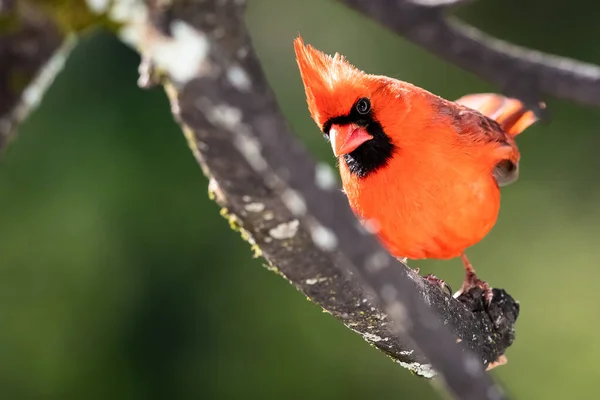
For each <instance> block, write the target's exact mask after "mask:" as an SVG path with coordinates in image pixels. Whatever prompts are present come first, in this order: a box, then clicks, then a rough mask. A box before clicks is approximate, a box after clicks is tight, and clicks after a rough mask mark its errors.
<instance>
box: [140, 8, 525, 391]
mask: <svg viewBox="0 0 600 400" xmlns="http://www.w3.org/2000/svg"><path fill="white" fill-rule="evenodd" d="M240 3H241V2H240V1H236V2H234V1H217V0H214V1H203V2H200V3H190V2H183V3H175V4H174V5H169V6H159V5H157V4H156V3H155V2H152V1H149V2H147V4H148V5H149V8H150V12H149V15H150V21H149V23H148V25H147V26H146V27H145V28H144V29H143V30H142V32H143V36H140V39H139V40H137V41H136V40H135V39H134V41H133V42H132V44H133V45H134V46H135V47H136V48H138V49H139V50H140V52H141V54H142V57H143V62H142V65H141V75H142V78H141V79H140V82H142V83H144V84H146V83H148V82H149V81H150V78H151V77H154V79H158V80H160V81H161V82H162V83H163V84H164V85H165V88H166V89H167V93H168V94H169V97H170V99H171V104H172V109H173V111H174V114H175V116H176V119H177V121H178V122H179V123H180V124H181V125H182V128H183V130H184V132H185V133H186V137H187V139H188V142H189V144H190V147H191V148H192V151H193V152H194V154H195V156H196V157H197V159H198V161H199V162H200V164H201V165H202V167H203V170H204V172H205V173H206V174H207V175H208V176H209V177H210V178H211V187H212V193H213V194H214V196H215V198H216V199H217V201H218V202H219V203H220V204H221V205H223V206H224V207H226V210H225V211H224V214H226V215H228V217H229V218H230V219H231V220H232V222H234V223H235V224H239V226H240V229H241V232H242V236H243V237H244V238H246V239H247V240H248V241H249V242H251V243H252V244H253V246H254V248H255V250H256V251H257V252H258V253H260V254H261V255H262V256H263V257H264V258H265V259H266V260H267V261H268V263H269V268H271V269H273V270H276V271H277V272H279V273H280V274H281V275H283V276H284V277H285V278H287V279H288V280H289V281H290V282H292V283H293V284H294V285H295V286H296V287H297V288H298V289H299V290H301V291H302V292H303V293H304V294H306V295H307V296H308V297H309V298H310V299H311V300H312V301H314V302H316V303H317V304H319V305H320V306H321V307H323V308H324V309H325V310H326V311H328V312H330V313H331V314H332V315H333V316H334V317H336V318H338V319H339V320H341V321H342V322H344V323H345V324H346V326H348V327H350V328H351V329H353V330H355V331H357V332H358V333H360V334H361V335H362V336H363V337H364V338H365V339H366V340H367V341H369V342H371V343H373V344H374V345H375V346H377V347H378V348H380V349H381V350H383V351H385V352H386V353H387V354H388V355H390V356H391V357H392V358H394V359H395V360H397V361H398V362H400V363H402V364H403V365H404V366H407V367H409V368H411V369H412V370H414V371H415V372H417V373H419V374H420V375H423V376H429V377H431V376H433V375H434V371H435V372H437V373H439V375H440V376H441V378H442V379H443V382H444V383H445V384H446V387H447V388H448V389H449V391H450V392H451V393H452V394H453V395H454V396H455V397H456V398H460V399H502V398H505V397H504V395H503V394H502V391H501V389H500V388H499V387H498V386H496V385H495V384H494V382H493V381H492V380H491V378H490V377H489V376H488V375H487V374H486V373H485V371H484V369H485V366H488V365H489V364H490V363H492V362H496V361H498V360H499V359H500V358H501V356H502V355H503V354H504V352H505V350H506V348H507V347H508V346H509V345H510V344H511V343H512V340H513V338H514V330H513V328H514V322H515V320H516V317H517V315H518V310H519V308H518V304H516V303H515V301H514V300H513V299H512V298H511V297H510V296H509V295H507V294H506V292H504V291H503V290H498V289H495V290H494V292H493V293H494V296H493V299H492V301H491V303H490V304H489V305H488V304H487V303H486V302H484V301H483V299H482V293H479V292H476V291H475V292H469V293H467V294H465V295H464V296H463V297H462V298H460V299H459V300H456V299H453V298H452V297H451V296H450V295H449V294H448V293H446V292H445V291H443V290H442V289H441V288H440V287H439V285H435V284H430V283H429V282H428V281H427V280H424V279H423V278H422V277H420V276H419V275H418V274H417V273H415V272H414V271H412V270H411V269H409V268H407V267H406V266H405V265H403V264H401V263H399V262H397V261H396V260H395V259H393V258H392V257H391V256H390V255H389V254H388V253H387V252H386V251H385V250H384V249H383V248H382V247H381V245H380V244H379V242H378V240H377V239H376V238H375V237H373V236H372V235H371V234H370V233H369V232H367V231H366V230H365V229H364V228H363V227H361V226H360V224H359V223H358V221H357V219H356V218H355V216H354V214H353V213H352V211H351V210H350V208H349V206H348V201H347V199H346V198H345V197H344V196H343V194H342V193H341V191H340V190H339V188H338V187H337V186H336V184H335V183H331V181H330V180H329V179H328V178H326V176H327V174H330V173H331V172H327V170H325V169H324V167H323V166H320V165H319V164H317V163H316V162H315V160H314V159H313V158H312V157H311V156H310V154H309V153H308V152H307V151H306V150H305V149H304V147H303V146H302V145H301V144H300V142H299V141H298V140H296V139H295V138H294V136H293V134H292V133H291V132H290V129H289V127H288V126H287V124H286V121H285V120H284V118H283V116H282V114H281V112H280V110H279V108H278V106H277V104H276V102H275V98H274V96H273V93H272V92H271V90H270V88H269V85H268V83H267V81H266V79H265V76H264V74H263V71H262V69H261V66H260V63H259V61H258V58H257V56H256V54H255V52H254V50H253V48H252V45H251V41H250V38H249V36H248V33H247V31H246V29H245V27H244V24H243V18H242V7H241V6H240ZM200 48H201V49H205V51H197V50H198V49H200ZM184 49H188V53H184ZM192 49H196V52H194V51H191V50H192ZM334 182H335V181H334ZM446 326H447V327H448V328H450V331H451V332H452V333H453V334H451V333H450V332H449V331H448V329H446ZM457 339H459V340H458V341H459V342H460V343H459V344H457Z"/></svg>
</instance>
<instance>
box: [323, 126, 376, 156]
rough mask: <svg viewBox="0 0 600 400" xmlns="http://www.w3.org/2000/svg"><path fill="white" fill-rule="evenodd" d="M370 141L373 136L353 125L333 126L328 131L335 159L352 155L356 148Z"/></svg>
mask: <svg viewBox="0 0 600 400" xmlns="http://www.w3.org/2000/svg"><path fill="white" fill-rule="evenodd" d="M371 139H373V136H371V135H370V134H369V133H368V132H367V130H366V129H365V128H363V127H360V126H357V125H355V124H348V125H335V124H334V125H332V126H331V129H330V130H329V140H330V141H331V148H332V149H333V154H334V155H335V156H336V157H339V156H341V155H344V154H348V153H352V152H353V151H354V150H355V149H356V148H357V147H358V146H360V145H361V144H363V143H364V142H366V141H367V140H371Z"/></svg>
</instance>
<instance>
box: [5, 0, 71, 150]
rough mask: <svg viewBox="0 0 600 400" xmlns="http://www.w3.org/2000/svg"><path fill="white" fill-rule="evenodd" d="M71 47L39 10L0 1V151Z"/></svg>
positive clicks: (23, 3)
mask: <svg viewBox="0 0 600 400" xmlns="http://www.w3.org/2000/svg"><path fill="white" fill-rule="evenodd" d="M73 45H74V38H73V37H65V35H64V34H63V33H62V32H61V31H60V29H59V28H58V26H57V24H56V23H55V21H54V20H53V19H52V18H50V17H49V16H48V15H46V14H45V13H43V12H42V11H41V10H40V9H38V8H36V7H34V6H32V5H30V4H29V3H26V2H22V1H21V2H17V1H15V0H4V1H0V60H1V62H0V151H2V150H3V149H4V147H5V146H6V144H7V143H8V142H9V141H10V140H11V139H12V138H13V136H14V135H15V134H16V129H17V126H18V125H19V123H20V122H21V121H23V120H24V119H25V118H26V117H27V115H28V114H29V113H30V112H31V111H32V110H33V109H35V107H37V105H38V104H39V103H40V101H41V99H42V97H43V95H44V93H45V91H46V89H47V88H48V87H49V86H50V84H51V83H52V81H53V79H54V77H55V76H56V75H57V74H58V72H59V71H60V70H61V69H62V66H63V64H64V62H65V60H66V58H67V55H68V53H69V51H70V50H71V48H72V47H73Z"/></svg>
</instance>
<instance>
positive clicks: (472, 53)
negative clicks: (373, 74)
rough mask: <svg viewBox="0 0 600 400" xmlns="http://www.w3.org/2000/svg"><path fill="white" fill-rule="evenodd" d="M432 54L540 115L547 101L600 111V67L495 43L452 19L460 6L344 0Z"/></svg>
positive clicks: (425, 1) (424, 1)
mask: <svg viewBox="0 0 600 400" xmlns="http://www.w3.org/2000/svg"><path fill="white" fill-rule="evenodd" d="M339 1H341V2H342V3H344V4H346V5H348V6H350V7H352V8H354V9H355V10H357V11H359V12H361V13H363V14H365V15H367V16H369V17H371V18H373V19H374V20H377V21H378V22H380V23H382V24H383V25H385V26H386V27H388V28H389V29H391V30H392V31H394V32H396V33H398V34H400V35H402V36H404V37H405V38H407V39H408V40H410V41H412V42H413V43H415V44H417V45H418V46H420V47H422V48H424V49H426V50H429V51H430V52H431V53H433V54H435V55H437V56H439V57H441V58H443V59H445V60H447V61H449V62H451V63H453V64H455V65H458V66H459V67H461V68H463V69H464V70H466V71H470V72H472V73H474V74H475V75H477V76H479V77H480V78H482V79H484V80H486V81H489V82H491V83H494V84H496V85H498V86H499V87H500V88H501V90H502V91H503V92H504V93H506V94H507V95H510V96H514V97H517V98H520V99H521V100H523V101H524V102H526V103H527V105H528V106H529V107H531V108H532V109H535V110H536V111H537V112H538V113H541V112H542V111H543V110H542V109H541V108H540V107H539V103H540V101H542V100H543V99H542V96H544V95H550V96H554V97H557V98H561V99H565V100H572V101H575V102H578V103H581V104H585V105H591V106H595V107H600V67H598V66H597V65H593V64H589V63H584V62H581V61H576V60H573V59H571V58H567V57H560V56H556V55H552V54H547V53H543V52H541V51H537V50H532V49H527V48H525V47H521V46H517V45H514V44H510V43H507V42H505V41H502V40H499V39H496V38H494V37H491V36H489V35H486V34H485V33H483V32H481V31H480V30H478V29H477V28H475V27H472V26H470V25H467V24H465V23H462V22H460V21H458V20H457V19H455V18H452V17H451V16H449V15H448V13H447V6H448V5H455V4H460V3H462V2H461V1H445V0H441V1H435V0H431V1H428V0H412V1H410V0H396V1H389V0H339Z"/></svg>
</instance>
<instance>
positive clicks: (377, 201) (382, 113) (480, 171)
mask: <svg viewBox="0 0 600 400" xmlns="http://www.w3.org/2000/svg"><path fill="white" fill-rule="evenodd" d="M294 49H295V53H296V60H297V62H298V67H299V69H300V75H301V77H302V81H303V84H304V88H305V93H306V98H307V103H308V109H309V111H310V114H311V116H312V118H313V120H314V121H315V122H316V124H317V125H318V127H319V128H320V129H321V130H322V131H323V133H324V134H325V136H326V137H327V138H328V139H329V141H330V142H331V147H332V149H333V153H334V155H335V156H336V157H337V159H338V163H339V171H340V175H341V178H342V184H343V187H344V191H345V193H346V195H347V196H348V200H349V202H350V206H351V208H352V210H353V211H354V212H355V214H356V215H357V216H358V217H359V218H360V219H361V220H363V221H370V222H371V224H370V225H371V226H376V227H377V229H376V232H377V235H378V237H379V239H380V241H381V242H382V244H383V245H384V246H385V247H386V248H387V250H388V251H389V252H390V253H391V254H392V255H393V256H394V257H396V258H398V259H402V260H403V261H406V259H424V258H435V259H450V258H453V257H458V256H460V257H461V258H462V261H463V263H464V266H465V269H466V278H465V282H464V283H463V287H462V289H461V292H462V291H464V290H467V289H468V288H470V287H471V286H472V285H475V284H483V285H485V283H484V282H482V281H480V280H478V279H477V277H476V275H475V272H474V270H473V267H472V266H471V264H470V263H469V261H468V259H467V257H466V256H465V249H467V248H468V247H470V246H472V245H474V244H475V243H477V242H479V241H480V240H481V239H483V238H484V237H485V236H486V235H487V233H488V232H489V231H490V230H491V229H492V227H493V226H494V224H495V223H496V219H497V217H498V212H499V208H500V186H503V185H507V184H509V183H512V182H514V181H515V180H516V179H517V176H518V171H519V157H520V155H519V150H518V148H517V145H516V143H515V136H517V135H518V134H519V133H521V132H522V131H523V130H524V129H526V128H527V127H528V126H530V125H531V124H533V123H534V122H535V121H537V118H536V116H535V115H534V113H533V112H532V111H529V110H526V109H525V107H524V105H523V104H522V103H521V102H520V101H518V100H516V99H511V98H507V97H504V96H501V95H498V94H488V93H483V94H472V95H467V96H465V97H462V98H460V99H458V100H457V101H455V102H452V101H449V100H445V99H443V98H441V97H439V96H436V95H434V94H432V93H430V92H428V91H426V90H424V89H422V88H419V87H417V86H414V85H411V84H410V83H407V82H403V81H399V80H396V79H392V78H389V77H387V76H379V75H370V74H367V73H365V72H363V71H361V70H359V69H357V68H355V67H354V66H353V65H351V64H350V63H348V62H347V61H346V59H345V58H344V57H343V56H341V55H340V54H338V53H336V54H335V55H334V56H333V57H331V56H329V55H326V54H324V53H322V52H321V51H319V50H316V49H315V48H313V47H312V46H310V45H306V46H305V45H304V42H303V40H302V38H301V37H298V38H297V39H295V41H294ZM542 106H543V105H542ZM485 288H487V285H485Z"/></svg>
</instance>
